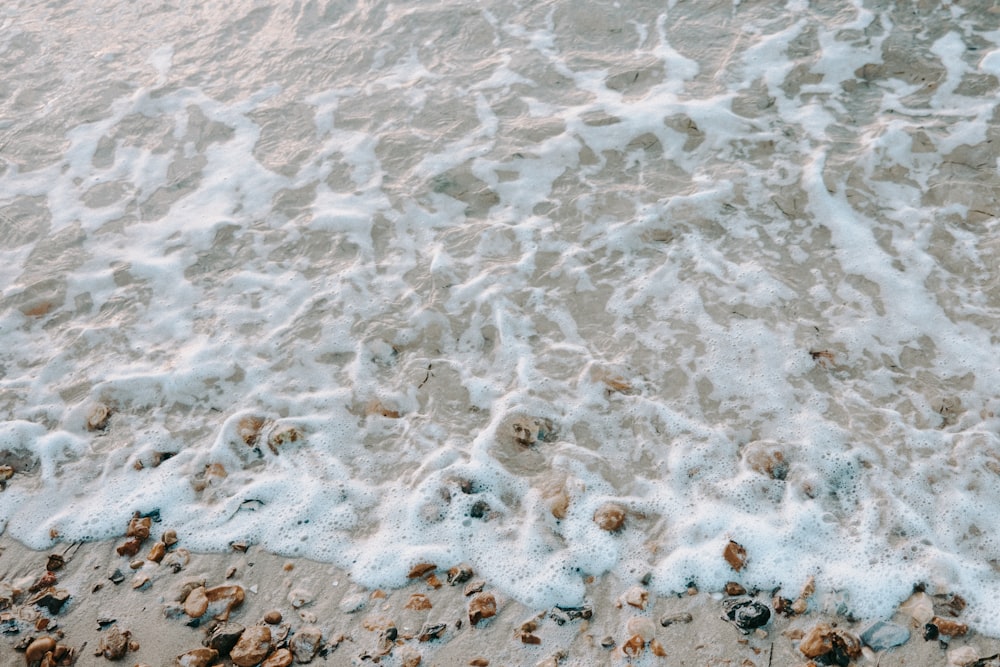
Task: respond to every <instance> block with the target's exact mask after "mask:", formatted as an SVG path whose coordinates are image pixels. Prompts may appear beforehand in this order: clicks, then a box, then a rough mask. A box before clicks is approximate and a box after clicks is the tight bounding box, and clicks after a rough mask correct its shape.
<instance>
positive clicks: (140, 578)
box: [132, 574, 149, 590]
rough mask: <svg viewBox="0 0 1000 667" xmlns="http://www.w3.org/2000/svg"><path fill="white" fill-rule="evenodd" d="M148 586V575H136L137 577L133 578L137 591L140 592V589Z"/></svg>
mask: <svg viewBox="0 0 1000 667" xmlns="http://www.w3.org/2000/svg"><path fill="white" fill-rule="evenodd" d="M147 584H149V575H148V574H137V575H135V577H133V578H132V588H134V589H136V590H139V589H140V588H142V587H143V586H146V585H147Z"/></svg>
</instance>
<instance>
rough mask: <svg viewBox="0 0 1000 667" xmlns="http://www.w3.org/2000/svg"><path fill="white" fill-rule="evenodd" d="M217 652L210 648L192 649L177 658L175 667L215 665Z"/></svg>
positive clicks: (207, 666) (217, 656)
mask: <svg viewBox="0 0 1000 667" xmlns="http://www.w3.org/2000/svg"><path fill="white" fill-rule="evenodd" d="M218 658H219V652H218V651H216V650H215V649H211V648H194V649H191V650H190V651H187V652H185V653H181V654H180V655H179V656H177V659H176V664H177V667H209V665H212V664H215V661H216V660H217V659H218Z"/></svg>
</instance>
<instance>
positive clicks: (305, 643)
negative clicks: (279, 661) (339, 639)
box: [288, 625, 323, 664]
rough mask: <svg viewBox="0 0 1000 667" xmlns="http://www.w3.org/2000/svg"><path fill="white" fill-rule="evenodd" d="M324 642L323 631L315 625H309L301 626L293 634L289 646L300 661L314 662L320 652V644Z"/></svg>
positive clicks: (297, 660)
mask: <svg viewBox="0 0 1000 667" xmlns="http://www.w3.org/2000/svg"><path fill="white" fill-rule="evenodd" d="M322 642H323V632H322V631H321V630H320V629H319V628H317V627H316V626H315V625H307V626H305V627H302V628H299V630H298V632H296V633H295V634H294V635H292V639H291V641H290V642H289V643H288V647H289V648H290V649H291V650H292V653H293V654H294V655H295V660H296V662H298V663H302V664H304V663H307V662H312V659H313V658H315V657H316V654H317V653H318V652H319V647H320V644H322Z"/></svg>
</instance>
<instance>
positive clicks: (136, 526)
mask: <svg viewBox="0 0 1000 667" xmlns="http://www.w3.org/2000/svg"><path fill="white" fill-rule="evenodd" d="M152 526H153V520H152V518H150V517H148V516H133V517H132V519H131V520H130V521H129V522H128V529H127V530H126V531H125V537H134V538H136V539H137V540H139V541H140V542H142V541H144V540H145V539H146V538H148V537H149V529H150V528H152Z"/></svg>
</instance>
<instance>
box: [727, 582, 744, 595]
mask: <svg viewBox="0 0 1000 667" xmlns="http://www.w3.org/2000/svg"><path fill="white" fill-rule="evenodd" d="M746 592H747V589H745V588H743V586H741V585H740V584H738V583H736V582H735V581H730V582H728V583H726V588H725V593H726V595H746Z"/></svg>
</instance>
